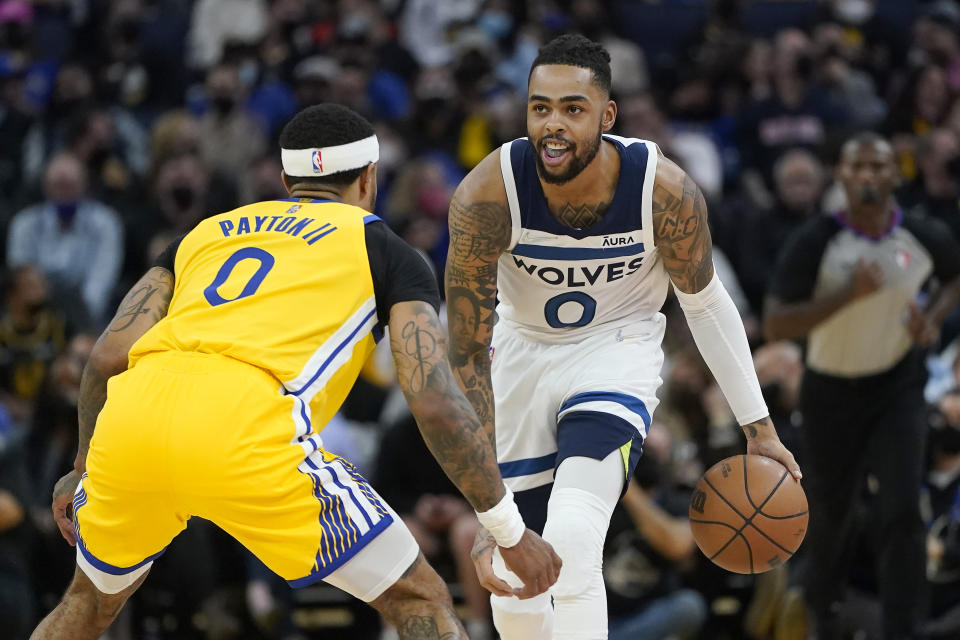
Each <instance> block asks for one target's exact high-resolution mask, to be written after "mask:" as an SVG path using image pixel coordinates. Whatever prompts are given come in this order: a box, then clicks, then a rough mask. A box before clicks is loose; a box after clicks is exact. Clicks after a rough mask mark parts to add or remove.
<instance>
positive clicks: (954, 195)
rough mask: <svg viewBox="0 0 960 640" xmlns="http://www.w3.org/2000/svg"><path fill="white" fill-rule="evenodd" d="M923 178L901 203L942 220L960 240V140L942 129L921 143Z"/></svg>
mask: <svg viewBox="0 0 960 640" xmlns="http://www.w3.org/2000/svg"><path fill="white" fill-rule="evenodd" d="M917 168H918V169H919V170H920V175H919V176H918V177H917V178H916V180H914V181H913V182H912V183H911V184H910V185H908V186H907V187H905V188H904V189H903V190H902V192H901V193H900V194H898V199H899V200H900V202H901V204H902V205H903V206H904V208H908V209H909V210H911V211H915V212H917V213H920V214H923V215H927V216H930V217H932V218H938V219H940V220H942V221H943V222H944V223H945V224H946V225H947V226H948V227H949V228H950V230H951V231H952V232H953V235H954V237H955V238H957V239H958V240H960V198H958V197H960V139H958V138H957V134H956V133H954V132H953V130H951V129H946V128H938V129H934V130H932V131H930V133H928V134H926V135H925V136H923V137H921V138H920V139H919V141H918V142H917Z"/></svg>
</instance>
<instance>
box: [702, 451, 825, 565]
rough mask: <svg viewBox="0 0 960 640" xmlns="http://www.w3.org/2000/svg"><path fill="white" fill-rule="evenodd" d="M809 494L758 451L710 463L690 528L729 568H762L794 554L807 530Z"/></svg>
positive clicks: (706, 551)
mask: <svg viewBox="0 0 960 640" xmlns="http://www.w3.org/2000/svg"><path fill="white" fill-rule="evenodd" d="M807 518H808V515H807V496H806V494H805V493H804V492H803V488H802V487H801V486H800V483H799V482H797V481H796V480H794V479H793V477H792V476H791V475H790V472H788V471H787V469H786V467H784V466H783V465H782V464H780V463H779V462H777V461H776V460H772V459H770V458H766V457H764V456H755V455H740V456H731V457H729V458H726V459H725V460H721V461H720V462H718V463H717V464H715V465H713V466H712V467H710V468H709V469H708V470H707V472H706V473H704V474H703V477H701V478H700V481H699V482H697V487H696V489H695V490H694V492H693V497H691V499H690V529H691V530H692V531H693V538H694V539H695V540H696V541H697V546H698V547H700V550H701V551H703V553H704V555H706V556H707V557H708V558H710V560H711V561H713V562H714V563H715V564H717V565H718V566H720V567H723V568H724V569H726V570H727V571H733V572H735V573H763V572H764V571H769V570H770V569H773V568H774V567H776V566H777V565H780V564H783V563H784V562H786V561H787V560H789V559H790V556H792V555H793V554H794V552H796V550H797V549H798V548H799V547H800V543H801V542H803V536H804V534H806V532H807Z"/></svg>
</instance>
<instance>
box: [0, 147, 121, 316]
mask: <svg viewBox="0 0 960 640" xmlns="http://www.w3.org/2000/svg"><path fill="white" fill-rule="evenodd" d="M44 195H45V200H44V202H41V203H39V204H36V205H33V206H31V207H27V208H26V209H24V210H22V211H20V212H19V213H17V214H16V215H15V216H14V218H13V221H12V222H11V223H10V231H9V233H8V235H7V264H8V265H9V266H11V267H16V266H20V265H24V264H32V263H36V264H37V265H38V266H39V267H40V268H41V269H43V271H44V272H45V273H46V274H47V276H49V277H50V278H51V279H52V280H53V281H54V282H55V283H56V284H57V285H60V286H64V287H75V288H76V289H78V290H79V291H80V293H81V297H82V298H83V302H84V303H85V304H86V306H87V309H88V310H89V311H90V316H91V318H93V320H94V322H97V323H99V322H103V321H104V320H105V318H104V315H105V313H106V311H107V306H108V304H109V303H110V302H111V295H112V293H113V287H114V285H115V284H116V282H117V277H118V276H119V275H120V268H121V266H122V260H123V227H122V224H121V222H120V218H119V216H118V215H117V213H116V212H115V211H114V210H113V209H111V208H109V207H107V206H105V205H104V204H102V203H100V202H98V201H96V200H90V199H88V198H87V197H86V195H87V175H86V172H85V171H84V168H83V166H82V165H81V164H80V162H79V161H78V160H77V159H76V158H75V157H74V156H72V155H70V154H66V153H62V154H59V155H57V156H54V157H53V158H52V159H51V160H50V164H49V165H48V166H47V170H46V173H45V175H44Z"/></svg>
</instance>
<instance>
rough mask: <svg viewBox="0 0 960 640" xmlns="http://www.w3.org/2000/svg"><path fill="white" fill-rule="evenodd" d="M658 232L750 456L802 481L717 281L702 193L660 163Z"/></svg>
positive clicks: (668, 266)
mask: <svg viewBox="0 0 960 640" xmlns="http://www.w3.org/2000/svg"><path fill="white" fill-rule="evenodd" d="M653 233H654V242H655V244H656V247H657V249H658V252H659V254H660V258H661V259H662V260H663V266H664V268H665V269H666V271H667V274H669V276H670V280H671V281H672V282H673V284H674V287H675V289H676V292H677V299H678V300H679V301H680V306H681V307H682V308H683V312H684V315H685V316H686V317H687V323H688V324H689V325H690V332H691V333H692V334H693V337H694V340H695V341H696V343H697V348H698V349H699V350H700V353H701V355H703V358H704V360H705V361H706V363H707V365H708V366H709V367H710V370H711V371H712V372H713V374H714V377H715V378H716V379H717V383H718V384H719V385H720V389H721V390H722V391H723V394H724V396H725V397H726V399H727V402H729V404H730V407H731V408H732V409H733V411H734V413H735V414H736V415H737V419H738V421H739V422H740V424H741V425H742V427H743V432H744V434H745V435H746V437H747V452H748V453H754V454H759V455H765V456H768V457H770V458H774V459H775V460H778V461H780V462H781V463H783V465H784V466H785V467H787V468H788V469H790V471H791V472H792V473H793V474H794V477H796V478H799V477H800V467H799V466H798V465H797V463H796V461H795V460H794V459H793V456H792V455H791V454H790V452H789V451H788V450H787V449H786V448H785V447H784V446H783V444H782V443H781V442H780V438H779V437H778V436H777V432H776V430H775V429H774V426H773V422H771V420H770V416H769V415H768V412H767V408H766V405H765V403H764V402H763V396H762V394H761V393H760V384H759V383H758V382H757V374H756V371H755V370H754V368H753V361H752V358H751V355H750V346H749V344H748V343H747V338H746V334H745V332H744V330H743V322H742V320H741V319H740V316H739V314H738V313H737V311H736V307H735V306H734V305H733V301H732V300H730V296H729V294H728V293H727V292H726V290H725V289H724V288H723V284H722V283H720V281H719V280H718V279H717V278H715V274H714V271H713V255H712V254H713V248H712V241H711V239H710V228H709V226H708V225H707V206H706V203H705V201H704V198H703V194H702V193H701V192H700V188H699V187H697V185H696V184H695V183H694V182H693V180H691V179H690V177H689V176H687V175H686V174H685V173H684V172H683V170H681V169H680V168H679V167H678V166H677V165H676V164H674V163H673V162H671V161H670V160H667V159H666V158H664V157H662V156H661V157H660V158H659V162H658V166H657V177H656V182H655V183H654V187H653Z"/></svg>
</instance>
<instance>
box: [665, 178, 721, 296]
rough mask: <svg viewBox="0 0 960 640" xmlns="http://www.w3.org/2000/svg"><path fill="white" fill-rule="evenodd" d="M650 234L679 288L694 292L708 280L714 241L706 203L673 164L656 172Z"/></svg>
mask: <svg viewBox="0 0 960 640" xmlns="http://www.w3.org/2000/svg"><path fill="white" fill-rule="evenodd" d="M661 162H663V160H661ZM671 165H672V163H671ZM668 167H670V165H668ZM653 233H654V240H655V242H656V246H657V249H659V251H660V257H661V259H662V260H663V265H664V267H665V268H666V270H667V273H668V274H669V275H670V279H671V280H672V281H673V283H674V284H675V285H676V286H677V288H678V289H680V290H681V291H683V292H684V293H696V292H698V291H700V290H701V289H703V288H704V287H705V286H707V285H708V284H709V283H710V280H711V279H712V278H713V244H712V241H711V239H710V227H709V226H708V224H707V204H706V201H705V200H704V198H703V193H702V192H701V191H700V188H699V187H698V186H697V185H696V184H695V183H694V182H693V180H691V179H690V177H689V176H688V175H686V174H685V173H683V172H682V171H680V169H679V168H677V167H676V166H675V165H672V167H670V168H667V170H666V171H664V172H663V174H662V175H661V173H660V172H659V171H658V174H657V181H656V183H655V184H654V187H653Z"/></svg>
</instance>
